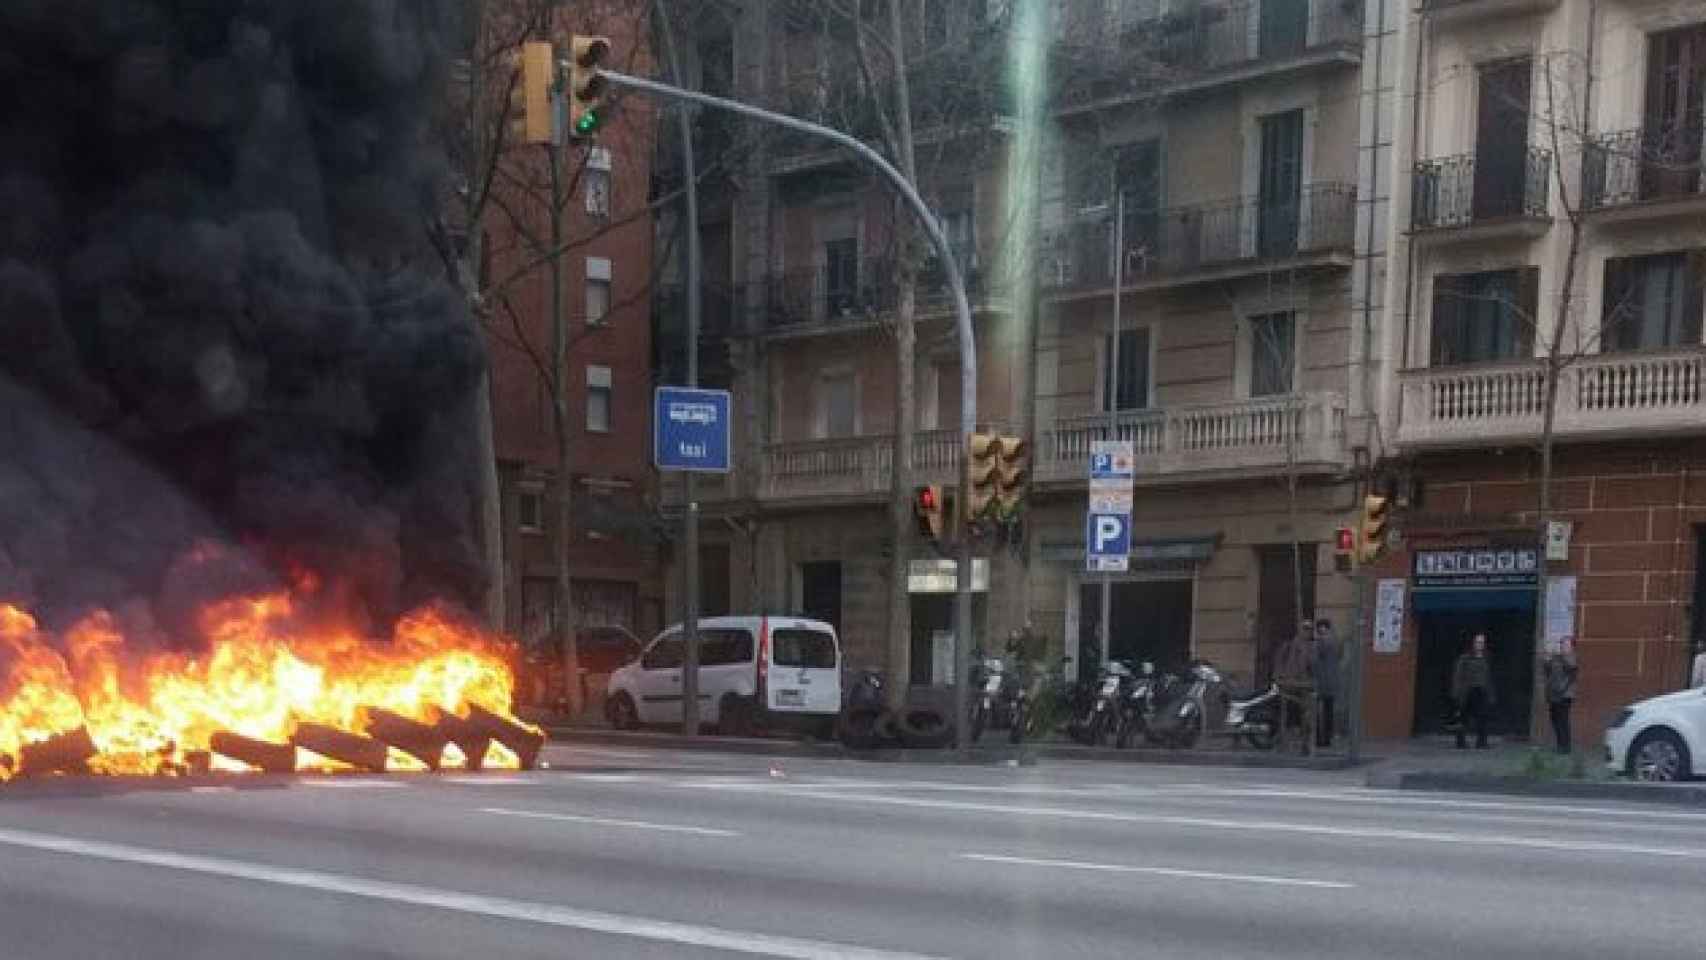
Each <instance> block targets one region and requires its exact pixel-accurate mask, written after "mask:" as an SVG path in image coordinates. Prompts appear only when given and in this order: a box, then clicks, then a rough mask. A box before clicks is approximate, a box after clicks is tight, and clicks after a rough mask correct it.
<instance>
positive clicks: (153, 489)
mask: <svg viewBox="0 0 1706 960" xmlns="http://www.w3.org/2000/svg"><path fill="white" fill-rule="evenodd" d="M460 6H461V5H460V4H458V3H457V2H456V0H248V2H244V0H177V2H173V0H5V2H4V4H0V598H13V599H22V600H25V601H27V602H29V603H30V604H32V605H33V606H34V607H35V608H36V609H37V610H39V611H41V612H42V613H43V614H44V615H45V617H46V618H47V619H48V620H49V621H50V622H51V621H54V620H62V619H64V618H67V617H71V616H75V615H76V614H77V613H79V612H81V611H82V610H85V609H87V608H88V607H90V606H93V605H101V606H106V607H109V608H112V609H115V610H119V611H121V612H127V613H126V614H125V615H127V616H132V617H134V618H138V619H141V620H153V621H156V622H157V623H158V624H159V625H160V626H161V627H164V628H168V629H170V628H172V627H175V626H177V625H178V621H179V620H180V619H181V618H182V616H183V615H184V611H185V610H189V609H193V607H194V606H195V605H196V604H197V603H199V602H201V601H203V600H205V599H210V598H211V597H213V596H217V595H219V594H221V593H223V592H226V591H229V590H236V589H247V588H250V587H252V586H254V585H257V584H263V583H266V582H269V581H273V580H275V579H277V578H280V577H286V576H291V575H294V574H295V572H297V571H300V570H303V569H310V570H313V571H315V572H317V573H318V574H320V575H321V577H322V578H323V579H324V581H325V582H327V583H335V584H337V585H338V595H339V596H340V597H341V598H343V599H345V600H348V601H349V602H350V604H351V606H352V607H354V608H356V609H358V610H360V611H362V612H364V613H366V614H368V615H370V616H372V617H375V618H378V619H385V618H388V617H390V616H392V615H394V614H395V613H397V612H398V611H400V610H401V609H403V608H405V607H407V606H409V605H411V604H413V603H416V602H420V601H422V600H425V599H428V598H434V597H443V598H447V599H450V600H453V601H459V602H463V603H472V602H474V601H475V600H476V599H477V597H478V595H479V593H480V591H481V590H482V589H483V583H482V582H481V574H480V567H479V564H478V554H477V551H476V548H475V535H474V516H475V514H474V510H473V493H472V491H473V489H474V487H473V482H472V478H473V476H474V473H473V470H474V462H475V461H474V456H475V448H474V437H473V434H472V432H471V430H470V429H469V424H470V423H471V420H470V419H469V417H468V415H467V412H466V411H467V409H468V401H469V398H470V396H471V393H470V391H471V390H472V389H474V387H475V385H476V384H477V382H478V375H479V371H480V370H481V365H482V364H483V363H484V357H483V354H482V352H481V346H480V343H479V341H478V338H477V336H475V334H474V332H473V330H472V329H471V328H470V326H469V325H468V323H467V320H466V316H465V312H464V310H463V308H462V304H461V301H460V299H459V298H458V297H457V295H456V293H455V291H454V290H453V289H452V288H451V287H450V286H449V285H448V284H447V283H446V282H445V273H444V271H443V269H442V267H441V265H440V263H439V261H438V260H437V258H436V257H435V256H434V254H433V252H432V250H431V249H430V247H428V246H427V245H426V243H425V242H424V238H425V236H426V232H425V229H424V224H425V222H426V217H427V216H428V215H429V213H430V210H431V208H432V206H433V204H434V203H435V202H437V198H438V197H439V196H440V195H441V194H440V192H439V191H440V188H441V187H442V185H443V182H444V175H445V169H444V164H443V160H442V153H441V151H439V150H437V149H436V148H435V146H434V137H433V126H432V124H433V120H434V117H435V116H437V115H439V113H440V111H438V105H439V100H440V97H441V96H442V94H443V92H444V91H445V90H446V89H447V88H446V84H447V82H448V75H447V74H448V67H449V65H450V63H451V59H452V57H453V56H454V53H453V51H454V47H455V43H454V40H455V37H456V31H457V29H458V26H457V18H456V11H457V9H458V8H459V7H460ZM209 543H215V544H224V545H225V546H226V549H223V550H218V551H213V552H209V551H207V550H198V549H197V545H198V544H209Z"/></svg>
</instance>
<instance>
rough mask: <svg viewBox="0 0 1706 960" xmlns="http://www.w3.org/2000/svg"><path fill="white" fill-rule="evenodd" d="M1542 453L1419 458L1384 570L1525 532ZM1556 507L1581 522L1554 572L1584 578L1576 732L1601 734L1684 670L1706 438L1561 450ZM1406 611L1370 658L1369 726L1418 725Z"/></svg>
mask: <svg viewBox="0 0 1706 960" xmlns="http://www.w3.org/2000/svg"><path fill="white" fill-rule="evenodd" d="M1537 459H1538V458H1537V457H1536V456H1535V455H1534V454H1532V453H1529V452H1512V451H1504V452H1498V451H1480V452H1477V453H1474V454H1463V455H1451V456H1433V457H1427V458H1423V459H1421V460H1419V461H1418V462H1417V463H1416V464H1415V469H1416V473H1417V476H1418V477H1419V478H1420V479H1421V480H1422V484H1423V500H1422V504H1421V506H1420V508H1419V509H1415V510H1413V511H1412V512H1411V513H1410V515H1408V516H1400V517H1399V518H1398V520H1397V522H1398V524H1399V526H1400V527H1401V528H1402V529H1403V530H1404V531H1405V534H1406V536H1405V547H1406V549H1404V550H1399V551H1394V552H1393V553H1392V554H1391V555H1390V556H1388V557H1387V558H1386V559H1385V560H1384V561H1383V562H1382V564H1381V566H1380V568H1379V570H1378V571H1377V575H1378V576H1381V577H1407V576H1408V575H1409V572H1410V563H1411V550H1413V549H1418V548H1419V549H1427V548H1432V547H1439V546H1475V545H1484V544H1487V543H1489V542H1503V543H1514V542H1519V541H1521V540H1522V539H1523V538H1525V537H1528V536H1530V534H1529V533H1528V531H1529V530H1531V529H1532V528H1533V524H1534V522H1535V519H1536V510H1537V506H1538V496H1539V481H1538V473H1539V471H1538V468H1537ZM1552 500H1553V503H1554V518H1555V519H1559V520H1569V521H1572V522H1573V523H1574V528H1573V535H1572V539H1571V547H1570V559H1569V560H1568V562H1565V563H1554V564H1552V565H1551V566H1550V568H1549V570H1548V572H1549V574H1550V575H1552V576H1565V575H1574V576H1575V577H1577V598H1576V600H1577V609H1576V636H1577V646H1578V654H1579V656H1580V659H1581V664H1582V677H1581V683H1580V697H1579V699H1578V700H1577V702H1576V710H1575V721H1576V727H1577V736H1578V739H1581V738H1584V737H1595V736H1597V735H1598V734H1599V732H1600V729H1601V725H1602V724H1603V722H1604V719H1605V717H1606V715H1607V714H1608V713H1609V712H1610V711H1611V710H1613V709H1615V708H1616V707H1617V706H1620V705H1622V704H1624V703H1627V702H1628V701H1630V700H1634V699H1639V698H1641V697H1645V696H1651V695H1653V694H1656V693H1661V692H1665V691H1668V690H1672V689H1676V688H1678V687H1679V686H1681V684H1682V682H1683V680H1684V679H1685V672H1684V671H1685V665H1686V663H1687V660H1688V637H1689V635H1690V633H1689V631H1690V629H1691V616H1692V604H1693V598H1694V579H1695V569H1694V568H1695V551H1696V543H1697V539H1698V533H1697V530H1696V525H1697V524H1706V441H1701V440H1692V439H1691V440H1677V441H1664V442H1656V443H1649V444H1616V445H1611V444H1605V445H1584V446H1575V447H1566V448H1562V449H1560V450H1559V451H1558V452H1557V456H1556V465H1555V472H1554V481H1553V487H1552ZM1416 640H1417V636H1416V623H1415V618H1414V616H1413V615H1412V616H1408V617H1406V621H1405V631H1404V646H1403V649H1402V651H1401V652H1400V653H1399V654H1397V655H1385V656H1382V655H1371V656H1370V659H1369V674H1368V677H1369V696H1368V697H1367V698H1366V702H1367V703H1368V705H1369V706H1368V710H1369V713H1368V720H1369V732H1370V734H1371V735H1373V736H1406V735H1408V734H1409V732H1410V729H1409V727H1410V718H1411V710H1412V702H1413V701H1412V698H1413V695H1414V682H1415V681H1414V670H1415V652H1416Z"/></svg>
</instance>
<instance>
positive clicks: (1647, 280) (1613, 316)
mask: <svg viewBox="0 0 1706 960" xmlns="http://www.w3.org/2000/svg"><path fill="white" fill-rule="evenodd" d="M1703 284H1706V251H1702V250H1687V251H1681V250H1679V251H1675V252H1672V253H1661V254H1656V255H1653V256H1646V257H1621V258H1615V259H1611V260H1607V261H1605V302H1604V306H1603V308H1602V309H1601V311H1600V350H1601V351H1604V352H1615V351H1624V350H1657V349H1662V348H1665V347H1678V346H1683V345H1685V344H1697V343H1699V342H1700V323H1701V314H1702V312H1706V301H1703V299H1702V297H1701V290H1702V285H1703Z"/></svg>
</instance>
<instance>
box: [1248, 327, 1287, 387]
mask: <svg viewBox="0 0 1706 960" xmlns="http://www.w3.org/2000/svg"><path fill="white" fill-rule="evenodd" d="M1296 369H1297V315H1296V314H1295V313H1292V312H1291V311H1290V310H1285V311H1281V312H1279V313H1263V314H1257V315H1256V316H1253V317H1251V318H1250V396H1252V397H1272V396H1280V395H1283V394H1288V393H1290V392H1291V391H1292V388H1293V383H1292V381H1293V375H1294V372H1295V371H1296Z"/></svg>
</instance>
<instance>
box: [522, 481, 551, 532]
mask: <svg viewBox="0 0 1706 960" xmlns="http://www.w3.org/2000/svg"><path fill="white" fill-rule="evenodd" d="M515 526H516V529H518V530H520V531H521V532H522V533H544V532H545V490H544V488H543V487H540V486H539V485H538V484H528V485H526V486H524V487H522V488H521V489H520V490H518V491H517V492H516V495H515Z"/></svg>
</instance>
